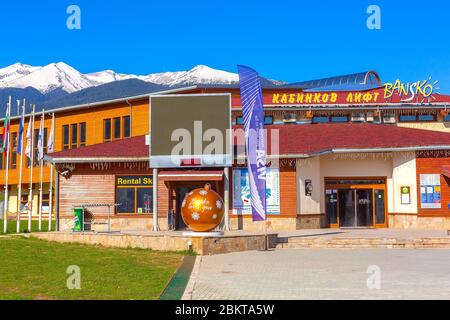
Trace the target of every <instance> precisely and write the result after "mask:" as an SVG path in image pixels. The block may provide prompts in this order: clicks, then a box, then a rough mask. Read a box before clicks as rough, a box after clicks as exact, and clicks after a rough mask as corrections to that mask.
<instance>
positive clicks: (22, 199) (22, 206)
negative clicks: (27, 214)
mask: <svg viewBox="0 0 450 320" xmlns="http://www.w3.org/2000/svg"><path fill="white" fill-rule="evenodd" d="M27 204H28V195H27V194H22V195H21V196H20V209H19V210H20V212H24V210H25V209H26V206H27Z"/></svg>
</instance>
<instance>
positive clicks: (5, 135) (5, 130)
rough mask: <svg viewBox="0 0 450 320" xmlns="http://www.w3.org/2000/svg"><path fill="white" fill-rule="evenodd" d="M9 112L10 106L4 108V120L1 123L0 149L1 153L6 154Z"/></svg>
mask: <svg viewBox="0 0 450 320" xmlns="http://www.w3.org/2000/svg"><path fill="white" fill-rule="evenodd" d="M10 112H11V106H10V105H8V107H7V108H6V115H5V120H4V121H3V135H2V139H3V145H2V148H1V152H2V153H3V152H5V151H6V152H8V132H9V113H10Z"/></svg>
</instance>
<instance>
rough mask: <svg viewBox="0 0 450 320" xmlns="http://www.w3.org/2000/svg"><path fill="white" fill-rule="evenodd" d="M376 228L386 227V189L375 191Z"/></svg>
mask: <svg viewBox="0 0 450 320" xmlns="http://www.w3.org/2000/svg"><path fill="white" fill-rule="evenodd" d="M373 194H374V199H375V200H374V210H375V226H377V227H385V226H386V199H385V191H384V189H374V190H373Z"/></svg>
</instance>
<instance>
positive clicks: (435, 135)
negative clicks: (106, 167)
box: [49, 123, 450, 160]
mask: <svg viewBox="0 0 450 320" xmlns="http://www.w3.org/2000/svg"><path fill="white" fill-rule="evenodd" d="M237 128H242V127H241V126H237V127H235V129H237ZM266 128H267V130H268V139H267V145H268V153H269V154H271V150H272V149H271V139H270V137H271V133H272V132H273V130H278V133H279V141H280V145H279V155H304V156H307V155H314V154H317V153H320V152H327V151H333V150H335V149H364V150H367V151H369V150H371V149H386V148H421V147H428V148H433V147H445V148H448V149H450V133H446V132H438V131H431V130H422V129H410V128H403V127H398V126H393V125H381V124H367V123H361V124H358V123H346V124H342V123H336V124H332V123H323V124H305V125H300V124H284V125H270V126H266ZM241 141H242V140H241ZM235 143H236V140H235ZM148 156H149V148H148V146H147V145H146V144H145V136H139V137H132V138H127V139H123V140H117V141H112V142H106V143H100V144H95V145H90V146H86V147H80V148H77V149H69V150H64V151H60V152H56V153H53V154H50V155H49V157H51V158H54V159H64V160H68V159H74V160H76V159H90V158H93V159H94V158H118V159H127V158H129V159H130V160H131V159H132V158H142V159H143V158H148Z"/></svg>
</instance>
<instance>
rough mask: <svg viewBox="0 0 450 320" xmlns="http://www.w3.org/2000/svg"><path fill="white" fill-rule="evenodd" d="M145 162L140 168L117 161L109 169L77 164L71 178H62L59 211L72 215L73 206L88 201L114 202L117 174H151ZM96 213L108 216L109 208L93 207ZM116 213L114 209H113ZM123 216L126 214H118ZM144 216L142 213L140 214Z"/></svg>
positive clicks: (62, 214)
mask: <svg viewBox="0 0 450 320" xmlns="http://www.w3.org/2000/svg"><path fill="white" fill-rule="evenodd" d="M151 173H152V170H150V169H148V168H146V164H143V166H142V167H140V168H133V169H130V168H125V167H124V166H123V165H122V164H119V163H115V164H114V165H112V167H111V168H110V169H108V170H105V171H103V170H92V169H91V168H90V166H89V165H86V164H77V165H76V167H75V171H74V172H73V174H72V176H71V177H70V178H69V179H65V178H63V177H61V178H60V191H59V192H60V193H59V213H60V216H61V217H64V216H70V217H71V216H72V215H73V213H72V212H73V210H72V208H73V206H75V205H80V204H87V203H114V202H115V176H116V175H142V174H151ZM89 211H90V212H91V213H92V214H94V215H100V216H107V214H108V208H107V207H99V208H91V209H89ZM112 214H113V215H114V211H112ZM116 216H117V217H123V216H124V215H116ZM139 216H142V215H139Z"/></svg>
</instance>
